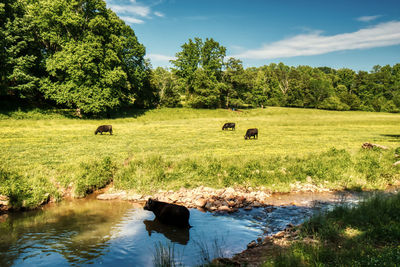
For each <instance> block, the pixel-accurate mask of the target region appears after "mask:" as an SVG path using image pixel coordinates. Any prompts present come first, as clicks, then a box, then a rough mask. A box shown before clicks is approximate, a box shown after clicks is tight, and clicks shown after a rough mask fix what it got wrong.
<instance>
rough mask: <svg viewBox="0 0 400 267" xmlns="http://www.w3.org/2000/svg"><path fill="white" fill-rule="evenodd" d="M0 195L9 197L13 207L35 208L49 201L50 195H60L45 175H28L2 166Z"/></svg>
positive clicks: (10, 204)
mask: <svg viewBox="0 0 400 267" xmlns="http://www.w3.org/2000/svg"><path fill="white" fill-rule="evenodd" d="M0 185H1V186H0V195H5V196H7V197H8V198H9V206H10V207H11V208H13V209H20V208H28V209H29V208H35V207H37V206H39V205H41V204H43V203H45V202H47V201H48V199H49V197H50V196H56V197H58V195H57V193H56V190H55V188H54V187H53V186H52V185H51V184H50V183H49V181H48V180H47V179H45V178H43V177H35V178H30V179H28V178H27V177H25V176H23V175H21V174H19V173H16V172H11V171H8V170H6V169H4V168H0Z"/></svg>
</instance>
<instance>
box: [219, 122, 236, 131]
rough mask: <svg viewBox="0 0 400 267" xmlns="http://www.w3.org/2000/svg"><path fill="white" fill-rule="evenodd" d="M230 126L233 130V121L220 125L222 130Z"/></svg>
mask: <svg viewBox="0 0 400 267" xmlns="http://www.w3.org/2000/svg"><path fill="white" fill-rule="evenodd" d="M229 128H231V129H232V130H235V123H234V122H227V123H225V124H224V126H222V131H223V130H225V129H229Z"/></svg>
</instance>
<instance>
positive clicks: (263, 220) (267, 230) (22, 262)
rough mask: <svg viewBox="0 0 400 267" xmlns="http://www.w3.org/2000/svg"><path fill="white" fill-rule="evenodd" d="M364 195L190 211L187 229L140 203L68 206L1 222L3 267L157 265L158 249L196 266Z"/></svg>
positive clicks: (310, 196) (277, 198) (302, 196)
mask: <svg viewBox="0 0 400 267" xmlns="http://www.w3.org/2000/svg"><path fill="white" fill-rule="evenodd" d="M365 196H366V195H365V193H338V192H336V193H298V194H286V195H273V197H271V199H270V201H271V206H268V207H262V208H254V209H252V210H249V211H245V210H239V211H238V212H235V213H231V214H228V213H210V212H201V211H199V210H196V209H191V210H190V224H191V225H192V228H190V229H187V230H180V229H177V228H175V227H172V226H167V225H163V224H160V223H159V222H158V221H155V220H154V214H153V213H152V212H149V211H145V210H143V208H142V207H141V206H140V205H139V204H137V203H131V202H127V201H117V200H115V201H101V200H96V199H94V198H88V199H77V200H65V201H62V202H61V203H53V204H49V205H46V206H44V207H42V208H41V209H39V210H34V211H28V212H15V213H9V214H6V215H2V216H1V217H0V266H49V265H51V266H56V265H57V266H71V265H72V266H74V265H77V266H85V265H96V266H97V265H100V264H101V265H103V266H118V265H120V266H153V265H154V258H155V255H156V251H157V248H158V249H159V248H160V247H163V248H166V249H170V250H171V251H172V249H173V252H174V253H173V255H174V259H175V262H176V263H178V264H181V265H184V266H196V265H200V264H202V263H205V260H210V259H213V258H216V257H231V256H233V255H234V254H236V253H239V252H241V251H243V250H244V249H246V246H247V244H248V243H249V242H251V241H252V240H256V239H257V238H258V237H263V236H265V235H272V234H275V233H277V232H279V231H281V230H283V229H285V227H286V226H287V225H288V224H293V225H297V224H300V223H302V222H303V221H304V220H305V219H307V218H309V217H310V216H312V215H313V214H315V213H316V212H321V211H325V210H328V209H331V208H332V207H334V206H335V205H341V204H343V203H346V204H350V205H354V204H356V203H357V202H358V201H359V200H360V199H362V198H364V197H365Z"/></svg>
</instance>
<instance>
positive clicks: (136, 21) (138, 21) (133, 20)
mask: <svg viewBox="0 0 400 267" xmlns="http://www.w3.org/2000/svg"><path fill="white" fill-rule="evenodd" d="M119 17H120V18H121V19H122V20H123V21H125V22H127V23H132V24H143V23H144V20H141V19H137V18H133V17H126V16H119Z"/></svg>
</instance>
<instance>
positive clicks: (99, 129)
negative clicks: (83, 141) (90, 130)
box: [94, 125, 112, 134]
mask: <svg viewBox="0 0 400 267" xmlns="http://www.w3.org/2000/svg"><path fill="white" fill-rule="evenodd" d="M103 132H109V133H110V134H112V126H111V125H100V126H99V127H97V129H96V131H94V134H97V133H100V134H103Z"/></svg>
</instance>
